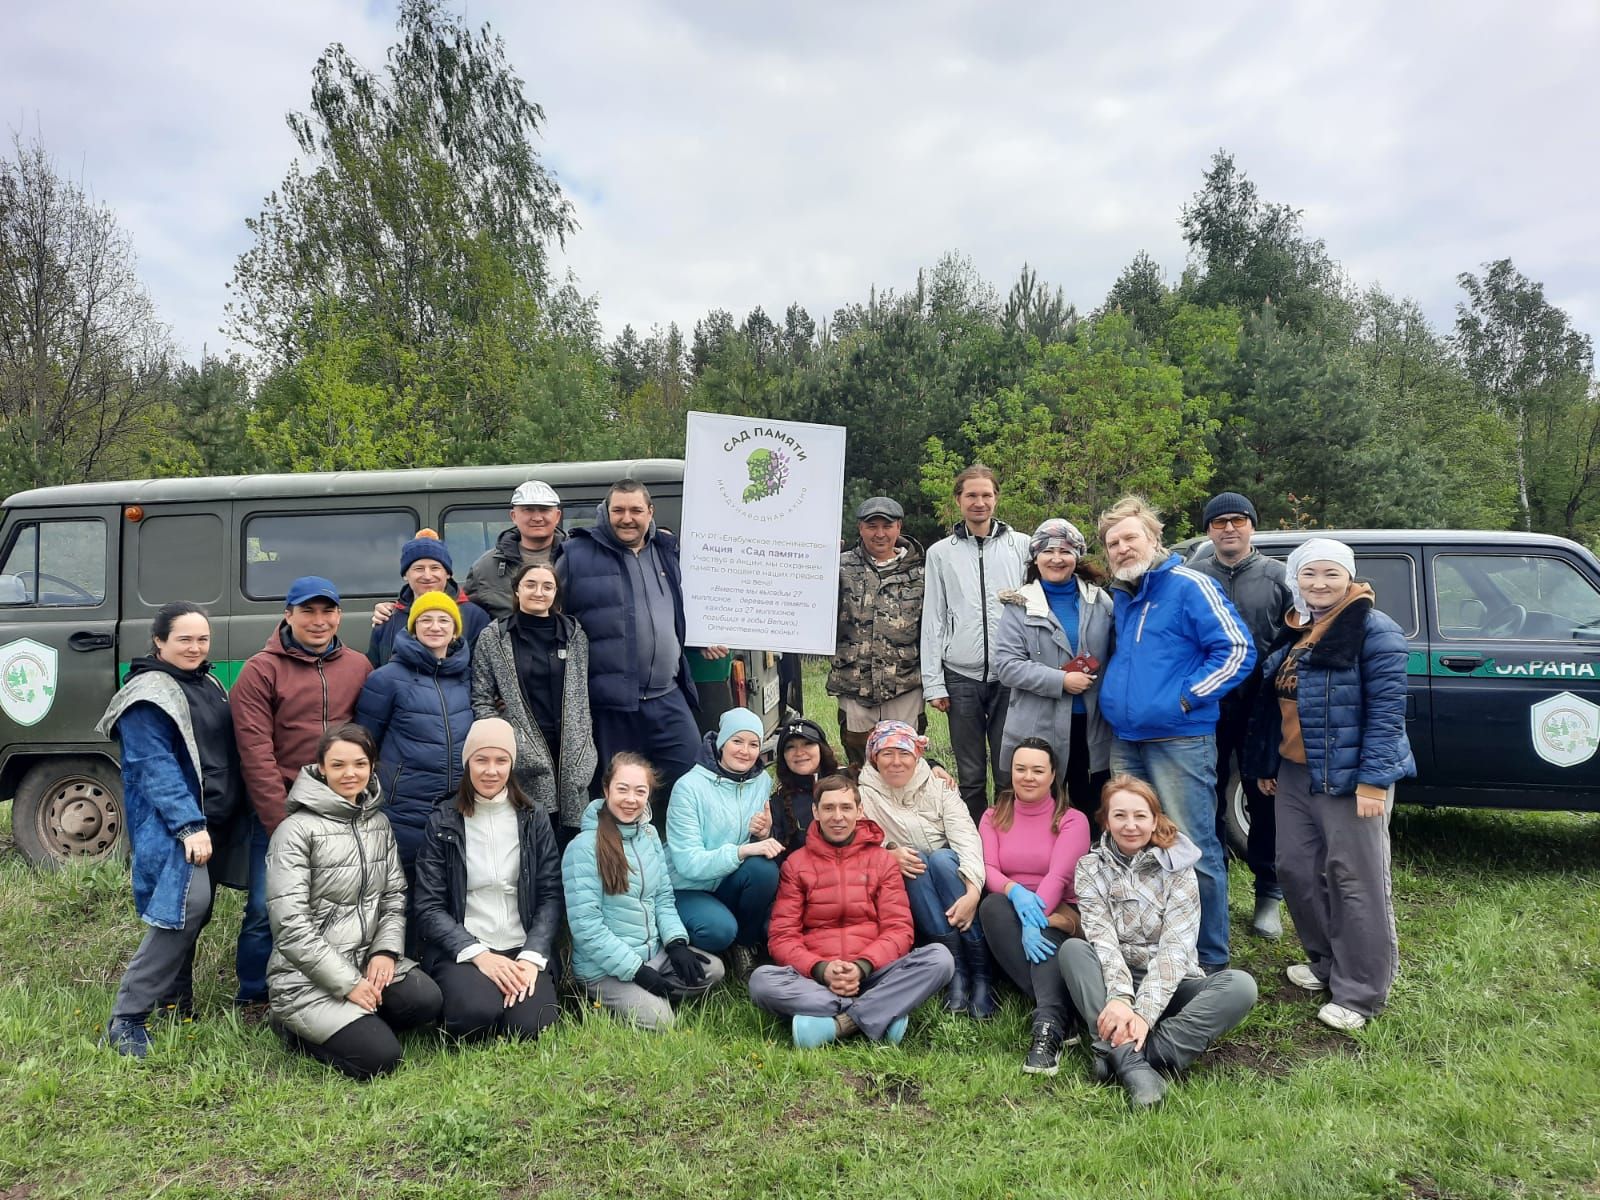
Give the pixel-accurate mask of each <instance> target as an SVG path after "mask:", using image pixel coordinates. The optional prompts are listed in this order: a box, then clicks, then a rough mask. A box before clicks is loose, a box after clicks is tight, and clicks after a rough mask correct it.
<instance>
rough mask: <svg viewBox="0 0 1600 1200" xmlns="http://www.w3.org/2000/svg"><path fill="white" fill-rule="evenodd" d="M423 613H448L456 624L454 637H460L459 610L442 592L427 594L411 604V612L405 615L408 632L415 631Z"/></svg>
mask: <svg viewBox="0 0 1600 1200" xmlns="http://www.w3.org/2000/svg"><path fill="white" fill-rule="evenodd" d="M425 612H444V613H449V614H450V619H451V620H452V621H454V622H455V623H456V636H457V637H460V636H461V608H460V606H459V605H458V604H456V602H455V601H454V600H452V599H450V597H449V596H448V595H446V594H445V593H444V592H427V593H424V594H423V595H421V596H418V597H417V598H416V599H415V600H413V601H412V602H411V611H410V612H409V613H407V614H406V629H407V630H408V631H409V632H411V633H415V632H416V631H417V618H418V617H420V616H421V615H422V614H423V613H425Z"/></svg>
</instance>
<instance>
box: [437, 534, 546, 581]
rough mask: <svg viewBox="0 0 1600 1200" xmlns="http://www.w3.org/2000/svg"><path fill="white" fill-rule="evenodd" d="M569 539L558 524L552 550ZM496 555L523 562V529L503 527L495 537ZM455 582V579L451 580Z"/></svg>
mask: <svg viewBox="0 0 1600 1200" xmlns="http://www.w3.org/2000/svg"><path fill="white" fill-rule="evenodd" d="M566 540H567V531H566V530H565V529H563V528H561V526H559V525H557V526H556V536H555V539H554V540H553V541H552V542H551V543H550V549H551V550H552V551H554V550H555V548H556V547H557V546H559V545H561V543H562V542H564V541H566ZM494 555H495V557H496V558H498V559H501V560H503V561H505V562H511V563H517V564H518V565H520V564H521V563H522V531H521V530H520V529H518V528H517V527H516V526H515V525H513V526H511V528H509V529H502V530H501V531H500V533H499V535H498V536H497V537H496V538H495V539H494ZM450 582H451V583H454V582H455V580H453V579H452V580H451V581H450Z"/></svg>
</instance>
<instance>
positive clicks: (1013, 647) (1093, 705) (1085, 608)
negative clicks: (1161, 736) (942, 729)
mask: <svg viewBox="0 0 1600 1200" xmlns="http://www.w3.org/2000/svg"><path fill="white" fill-rule="evenodd" d="M1087 550H1088V543H1087V542H1086V541H1085V540H1084V536H1083V534H1082V533H1080V532H1079V531H1078V527H1077V526H1076V525H1074V524H1073V523H1072V522H1071V521H1065V520H1062V519H1061V518H1059V517H1054V518H1052V519H1050V520H1048V521H1046V522H1044V524H1042V525H1040V526H1039V528H1038V529H1036V530H1034V532H1033V539H1032V541H1030V542H1029V543H1028V566H1027V573H1026V576H1025V582H1024V583H1023V585H1022V586H1021V587H1020V588H1017V589H1016V590H1015V591H1010V590H1008V591H1004V592H1001V593H1000V594H999V597H998V599H999V600H1000V603H1001V604H1002V605H1003V606H1004V607H1003V609H1002V611H1001V614H1000V628H999V630H998V631H997V632H996V635H995V647H994V664H995V672H996V674H998V675H999V676H1000V682H1001V683H1002V684H1004V685H1005V686H1006V687H1008V688H1010V689H1011V696H1010V699H1009V700H1008V701H1007V704H1006V727H1005V733H1004V735H1003V736H1002V738H1001V741H1000V769H1001V772H1002V773H1003V774H1007V775H1009V773H1010V771H1011V755H1012V753H1013V752H1014V751H1015V750H1016V748H1017V745H1018V744H1019V743H1020V742H1021V741H1022V740H1023V739H1024V738H1030V737H1035V738H1043V739H1044V740H1045V741H1047V742H1049V743H1050V746H1051V748H1052V749H1053V750H1054V751H1055V753H1056V757H1057V759H1058V761H1059V762H1060V764H1061V773H1060V775H1059V777H1058V778H1059V779H1060V780H1061V782H1063V783H1064V784H1065V785H1066V789H1067V795H1068V797H1069V798H1070V799H1071V801H1072V807H1073V808H1075V809H1077V810H1078V811H1079V812H1081V813H1083V814H1084V816H1085V817H1087V818H1089V820H1090V822H1091V825H1092V822H1093V820H1094V812H1095V809H1096V808H1098V807H1099V804H1100V789H1099V785H1100V784H1101V783H1103V782H1104V781H1105V778H1106V776H1107V773H1108V771H1109V768H1110V766H1111V726H1110V725H1108V724H1107V723H1106V720H1105V718H1104V717H1102V716H1101V715H1100V666H1101V665H1102V664H1104V663H1105V661H1106V660H1107V659H1108V658H1110V657H1111V630H1112V613H1111V596H1110V594H1109V593H1107V592H1105V591H1104V590H1103V589H1102V588H1101V587H1100V586H1099V585H1100V584H1102V583H1104V582H1105V576H1103V575H1102V574H1101V573H1100V571H1099V569H1098V568H1097V567H1095V565H1094V564H1093V563H1091V562H1089V561H1088V560H1087V559H1086V558H1085V557H1084V554H1085V552H1086V551H1087Z"/></svg>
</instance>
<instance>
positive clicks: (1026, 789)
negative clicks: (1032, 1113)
mask: <svg viewBox="0 0 1600 1200" xmlns="http://www.w3.org/2000/svg"><path fill="white" fill-rule="evenodd" d="M978 835H979V837H980V838H981V839H982V840H983V865H984V869H985V875H986V878H985V881H984V882H985V889H984V890H985V892H986V894H985V896H984V898H983V902H982V903H981V904H980V905H979V906H978V919H979V921H981V922H982V924H983V936H984V939H985V940H986V941H987V942H988V943H989V948H990V949H991V950H992V951H993V952H994V956H995V958H996V959H997V960H998V961H999V963H1000V969H1001V970H1002V971H1004V972H1005V974H1006V976H1007V978H1009V979H1010V980H1011V982H1012V983H1014V984H1015V985H1016V986H1017V989H1018V990H1019V991H1021V992H1022V994H1023V995H1025V996H1027V997H1028V998H1029V999H1030V1000H1032V1001H1033V1028H1032V1034H1031V1036H1030V1040H1029V1046H1028V1054H1027V1057H1026V1058H1025V1059H1024V1060H1023V1063H1022V1069H1023V1070H1024V1071H1026V1072H1028V1073H1030V1074H1038V1075H1054V1074H1055V1073H1056V1068H1057V1067H1058V1066H1059V1065H1060V1062H1061V1048H1062V1046H1064V1045H1065V1044H1066V1041H1067V1032H1068V1027H1069V1024H1072V1023H1075V1022H1074V1020H1073V1012H1072V1002H1071V1000H1070V999H1068V997H1067V988H1066V984H1065V983H1063V982H1062V978H1061V972H1060V971H1059V970H1058V969H1057V968H1056V951H1057V950H1058V949H1059V948H1060V946H1061V943H1062V942H1064V941H1066V940H1067V939H1068V938H1069V937H1076V936H1078V897H1077V895H1076V893H1074V891H1073V889H1072V875H1073V872H1074V871H1075V870H1076V869H1077V866H1078V860H1079V859H1080V858H1082V857H1083V856H1084V855H1085V854H1087V853H1088V851H1089V822H1088V820H1087V819H1086V818H1085V817H1084V815H1083V814H1082V813H1081V812H1078V811H1077V810H1076V809H1074V808H1073V807H1071V805H1070V804H1069V803H1068V799H1067V797H1066V795H1065V794H1064V789H1062V788H1061V787H1060V786H1059V783H1058V779H1057V769H1056V752H1055V750H1054V749H1053V748H1052V747H1051V745H1050V743H1049V742H1047V741H1045V740H1044V739H1043V738H1036V737H1030V738H1024V739H1023V740H1022V741H1021V742H1019V743H1018V744H1017V748H1016V751H1015V753H1014V754H1013V755H1012V756H1011V787H1010V788H1008V789H1007V790H1006V791H1003V792H1001V793H1000V795H999V797H998V798H997V799H996V800H995V803H994V807H993V808H991V809H990V810H989V811H988V812H986V813H984V814H983V820H982V821H980V822H979V824H978Z"/></svg>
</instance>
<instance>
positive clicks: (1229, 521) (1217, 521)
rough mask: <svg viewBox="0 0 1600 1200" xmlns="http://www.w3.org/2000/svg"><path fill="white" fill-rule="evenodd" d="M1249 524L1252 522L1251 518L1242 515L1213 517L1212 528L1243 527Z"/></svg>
mask: <svg viewBox="0 0 1600 1200" xmlns="http://www.w3.org/2000/svg"><path fill="white" fill-rule="evenodd" d="M1248 524H1250V518H1249V517H1246V516H1242V515H1241V516H1236V517H1212V518H1211V528H1213V529H1243V528H1244V527H1245V526H1246V525H1248Z"/></svg>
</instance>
